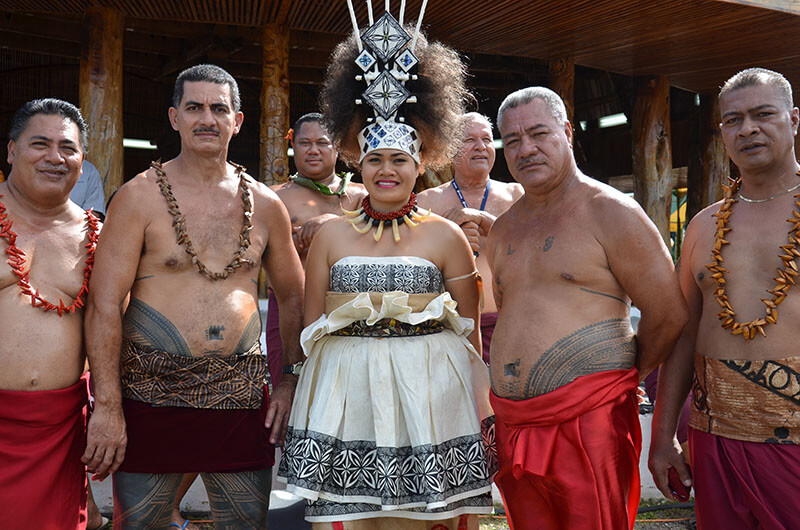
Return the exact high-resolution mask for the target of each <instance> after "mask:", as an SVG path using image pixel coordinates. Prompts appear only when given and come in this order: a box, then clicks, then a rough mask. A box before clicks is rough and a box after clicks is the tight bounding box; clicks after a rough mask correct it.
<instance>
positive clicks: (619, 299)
mask: <svg viewBox="0 0 800 530" xmlns="http://www.w3.org/2000/svg"><path fill="white" fill-rule="evenodd" d="M579 289H580V290H581V291H584V292H586V293H591V294H597V295H600V296H606V297H608V298H613V299H614V300H617V301H618V302H622V303H623V304H625V305H628V302H626V301H625V300H623V299H622V298H617V297H616V296H614V295H613V294H608V293H601V292H600V291H593V290H591V289H587V288H586V287H579Z"/></svg>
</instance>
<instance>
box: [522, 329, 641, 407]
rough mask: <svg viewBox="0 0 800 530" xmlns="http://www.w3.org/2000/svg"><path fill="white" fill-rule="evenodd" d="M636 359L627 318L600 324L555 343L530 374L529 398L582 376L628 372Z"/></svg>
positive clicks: (526, 387) (526, 392) (632, 337)
mask: <svg viewBox="0 0 800 530" xmlns="http://www.w3.org/2000/svg"><path fill="white" fill-rule="evenodd" d="M635 357H636V340H635V338H634V334H633V330H632V329H631V326H630V323H629V322H628V320H627V319H621V318H620V319H613V320H605V321H603V322H597V323H595V324H591V325H589V326H586V327H584V328H581V329H579V330H577V331H575V332H574V333H571V334H570V335H567V336H566V337H564V338H563V339H561V340H559V341H558V342H556V343H555V344H554V345H553V346H551V347H550V348H549V349H548V350H547V351H546V352H544V353H543V354H542V356H541V357H540V358H539V360H538V361H536V364H535V365H534V366H533V368H532V369H531V371H530V373H529V374H528V380H527V382H526V383H525V394H524V396H521V397H520V399H528V398H532V397H536V396H539V395H541V394H545V393H547V392H551V391H553V390H556V389H557V388H560V387H562V386H564V385H566V384H569V383H571V382H572V381H574V380H575V379H576V378H578V377H580V376H582V375H589V374H594V373H597V372H603V371H606V370H619V369H628V368H631V367H632V366H633V362H634V358H635Z"/></svg>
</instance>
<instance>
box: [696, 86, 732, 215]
mask: <svg viewBox="0 0 800 530" xmlns="http://www.w3.org/2000/svg"><path fill="white" fill-rule="evenodd" d="M719 122H720V115H719V103H718V101H717V97H716V96H713V95H701V96H700V107H699V108H698V127H697V130H698V134H697V137H698V139H697V153H696V154H695V158H696V159H697V160H696V165H697V168H696V169H695V170H693V171H690V177H689V198H688V205H687V209H686V219H687V220H688V219H691V218H692V217H694V215H695V214H696V213H697V212H699V211H700V210H702V209H703V208H705V207H706V206H708V205H710V204H713V203H715V202H717V201H719V200H721V199H722V196H723V191H722V185H723V184H724V183H725V181H726V180H727V176H728V174H729V173H730V165H729V159H728V154H727V152H726V151H725V144H724V143H723V142H722V135H721V133H720V130H719Z"/></svg>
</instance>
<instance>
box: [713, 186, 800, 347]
mask: <svg viewBox="0 0 800 530" xmlns="http://www.w3.org/2000/svg"><path fill="white" fill-rule="evenodd" d="M798 176H800V172H798ZM740 186H741V180H736V181H734V182H733V183H732V184H731V185H730V187H729V186H723V189H724V190H725V200H724V201H723V202H722V206H720V208H719V211H718V212H717V213H715V214H714V217H716V218H717V233H716V236H715V239H714V247H713V249H712V250H711V256H712V258H713V261H712V262H711V263H709V264H708V265H706V268H707V269H708V270H709V271H711V278H713V279H714V281H716V282H717V289H716V291H715V292H714V298H715V299H716V300H717V303H718V304H719V305H720V307H722V311H721V312H720V313H718V314H717V316H718V317H719V319H720V321H721V322H722V327H723V328H724V329H728V330H730V332H731V333H732V334H734V335H741V336H742V337H743V338H744V340H745V341H749V340H751V339H754V338H755V337H756V333H760V334H761V335H763V336H764V337H766V336H767V334H766V332H764V326H766V325H768V324H777V323H778V306H779V305H780V304H781V303H782V302H783V301H784V300H785V299H786V295H787V293H788V292H789V289H791V288H792V286H793V285H794V283H795V278H796V277H797V276H798V274H800V272H798V266H797V263H796V261H795V260H796V259H797V258H800V248H799V247H800V212H797V211H795V210H793V211H792V217H791V218H790V219H787V220H786V221H787V222H788V223H791V225H792V227H791V228H790V229H789V235H788V238H789V242H788V244H786V245H781V246H780V249H781V250H782V251H783V254H779V256H780V258H781V260H782V261H783V267H782V268H779V269H778V276H777V277H775V278H774V279H775V282H776V285H775V288H773V289H767V292H768V293H770V294H771V295H772V298H771V299H767V298H762V299H761V302H763V303H764V305H765V306H766V314H765V316H764V318H757V319H755V320H751V321H750V322H737V321H736V318H735V317H736V313H735V312H734V310H733V307H731V304H730V302H729V301H728V296H727V295H726V294H725V273H726V272H728V270H727V269H726V268H725V267H723V266H722V262H723V261H724V260H723V258H722V253H721V251H722V247H723V246H725V245H729V244H730V243H729V242H728V241H726V240H725V233H726V232H729V231H731V230H732V228H728V226H727V225H728V218H729V217H730V215H731V211H732V210H731V208H732V207H733V205H734V204H735V203H736V202H738V201H737V200H736V199H734V196H735V195H736V193H737V192H738V191H739V187H740ZM794 198H795V201H794V204H795V206H797V207H798V208H800V193H799V194H797V195H795V196H794Z"/></svg>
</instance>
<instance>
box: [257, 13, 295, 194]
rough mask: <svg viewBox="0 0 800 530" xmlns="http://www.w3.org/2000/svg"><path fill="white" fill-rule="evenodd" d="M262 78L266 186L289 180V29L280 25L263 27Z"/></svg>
mask: <svg viewBox="0 0 800 530" xmlns="http://www.w3.org/2000/svg"><path fill="white" fill-rule="evenodd" d="M262 63H263V64H262V68H263V69H262V76H261V170H260V172H259V178H260V179H261V181H262V182H264V183H266V184H277V183H280V182H286V180H287V179H288V178H289V158H288V156H289V155H288V152H287V149H288V145H287V142H286V140H284V136H286V132H287V131H288V130H289V30H288V29H286V28H285V27H284V26H281V25H278V24H265V25H264V40H263V58H262Z"/></svg>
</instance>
